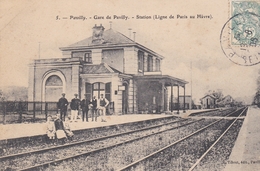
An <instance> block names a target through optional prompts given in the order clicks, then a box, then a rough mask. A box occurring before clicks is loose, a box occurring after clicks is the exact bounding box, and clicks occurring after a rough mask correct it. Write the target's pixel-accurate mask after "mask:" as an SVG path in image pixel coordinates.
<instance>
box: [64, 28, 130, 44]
mask: <svg viewBox="0 0 260 171" xmlns="http://www.w3.org/2000/svg"><path fill="white" fill-rule="evenodd" d="M103 38H104V42H103V43H102V44H106V45H108V44H129V43H130V44H131V43H132V44H135V42H134V41H133V40H131V39H130V38H128V37H126V36H125V35H123V34H122V33H119V32H117V31H114V30H113V29H108V30H106V31H104V33H103ZM97 45H100V44H97V43H92V36H91V37H89V38H86V39H84V40H81V41H79V42H77V43H74V44H72V45H69V47H78V46H97Z"/></svg>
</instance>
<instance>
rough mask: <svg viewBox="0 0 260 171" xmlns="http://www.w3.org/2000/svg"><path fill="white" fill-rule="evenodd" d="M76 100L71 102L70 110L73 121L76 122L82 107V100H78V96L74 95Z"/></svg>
mask: <svg viewBox="0 0 260 171" xmlns="http://www.w3.org/2000/svg"><path fill="white" fill-rule="evenodd" d="M74 96H75V98H73V99H72V100H71V103H70V108H71V121H74V122H76V121H77V117H78V111H79V106H80V100H79V99H78V94H74Z"/></svg>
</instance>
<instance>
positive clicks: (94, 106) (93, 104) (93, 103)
mask: <svg viewBox="0 0 260 171" xmlns="http://www.w3.org/2000/svg"><path fill="white" fill-rule="evenodd" d="M90 106H91V108H92V109H91V115H92V122H93V121H94V117H95V121H97V99H96V96H93V99H92V100H91V102H90Z"/></svg>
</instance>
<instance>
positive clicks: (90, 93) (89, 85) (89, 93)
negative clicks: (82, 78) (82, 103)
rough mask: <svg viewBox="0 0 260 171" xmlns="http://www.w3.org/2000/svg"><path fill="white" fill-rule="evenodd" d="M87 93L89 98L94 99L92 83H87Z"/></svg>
mask: <svg viewBox="0 0 260 171" xmlns="http://www.w3.org/2000/svg"><path fill="white" fill-rule="evenodd" d="M85 88H86V89H85V93H86V94H87V99H92V84H90V83H86V86H85Z"/></svg>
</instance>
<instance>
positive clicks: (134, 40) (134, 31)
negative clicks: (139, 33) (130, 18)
mask: <svg viewBox="0 0 260 171" xmlns="http://www.w3.org/2000/svg"><path fill="white" fill-rule="evenodd" d="M135 33H136V32H135V31H134V32H133V35H134V41H135Z"/></svg>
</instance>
